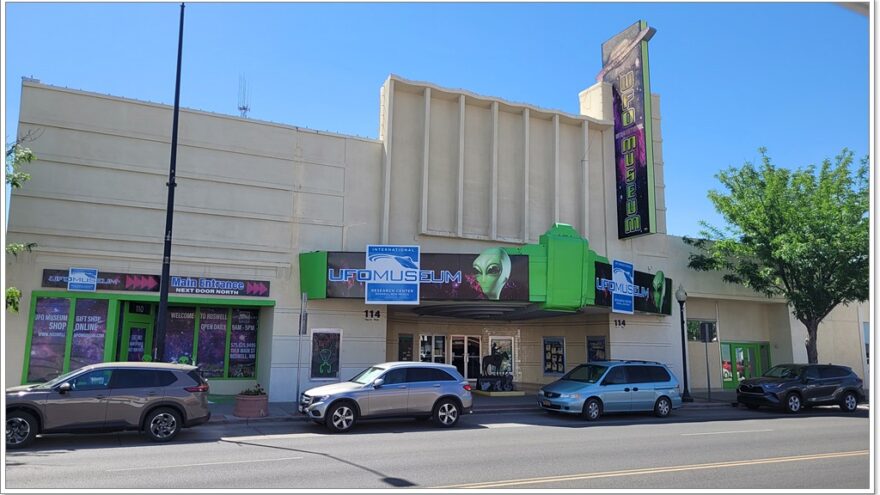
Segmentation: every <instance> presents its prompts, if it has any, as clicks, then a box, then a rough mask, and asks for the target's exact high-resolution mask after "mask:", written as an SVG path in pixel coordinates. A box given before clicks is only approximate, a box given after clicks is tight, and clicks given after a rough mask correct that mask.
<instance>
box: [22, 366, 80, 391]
mask: <svg viewBox="0 0 880 495" xmlns="http://www.w3.org/2000/svg"><path fill="white" fill-rule="evenodd" d="M80 371H82V369H75V370H73V371H68V372H67V373H65V374H63V375H58V376H56V377H55V378H53V379H51V380H49V381H48V382H46V383H41V384H39V385H37V386H36V387H34V388H35V389H38V390H47V389H50V388H53V387H55V386H57V385H61V384H62V383H64V382H66V381H67V380H69V379H70V377H72V376H73V375H75V374H77V373H79V372H80Z"/></svg>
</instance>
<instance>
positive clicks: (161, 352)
mask: <svg viewBox="0 0 880 495" xmlns="http://www.w3.org/2000/svg"><path fill="white" fill-rule="evenodd" d="M183 9H184V4H182V3H181V4H180V30H179V33H178V38H177V80H176V82H175V85H174V116H173V119H172V123H171V165H170V166H169V170H168V206H167V207H166V208H165V249H164V252H163V254H162V278H161V279H160V280H159V315H158V316H157V317H156V332H155V335H154V339H153V361H164V360H165V327H166V320H167V319H168V316H167V315H168V283H169V282H170V279H171V231H172V229H173V224H174V188H175V187H177V182H175V177H176V175H177V120H178V116H179V114H180V65H181V60H182V59H183Z"/></svg>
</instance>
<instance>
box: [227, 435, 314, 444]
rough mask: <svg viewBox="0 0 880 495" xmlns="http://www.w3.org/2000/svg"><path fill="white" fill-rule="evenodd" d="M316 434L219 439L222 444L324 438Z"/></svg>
mask: <svg viewBox="0 0 880 495" xmlns="http://www.w3.org/2000/svg"><path fill="white" fill-rule="evenodd" d="M326 436H327V435H321V434H318V433H288V434H286V435H251V436H247V437H220V441H222V442H256V441H260V440H289V439H292V438H316V437H326Z"/></svg>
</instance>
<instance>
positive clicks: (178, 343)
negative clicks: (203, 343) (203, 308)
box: [163, 306, 196, 364]
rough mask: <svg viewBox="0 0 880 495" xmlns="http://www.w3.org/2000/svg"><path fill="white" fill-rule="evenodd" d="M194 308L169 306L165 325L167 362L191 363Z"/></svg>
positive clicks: (194, 322)
mask: <svg viewBox="0 0 880 495" xmlns="http://www.w3.org/2000/svg"><path fill="white" fill-rule="evenodd" d="M195 328H196V309H195V308H185V307H179V306H178V307H169V308H168V322H167V324H166V325H165V359H163V361H165V362H169V363H182V364H192V356H193V336H194V332H195Z"/></svg>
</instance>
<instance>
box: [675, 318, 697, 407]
mask: <svg viewBox="0 0 880 495" xmlns="http://www.w3.org/2000/svg"><path fill="white" fill-rule="evenodd" d="M678 309H679V311H680V312H681V365H682V369H683V371H682V375H683V378H684V392H682V394H681V401H682V402H693V401H694V398H693V397H691V392H690V389H689V388H688V364H687V332H686V331H685V329H684V301H678Z"/></svg>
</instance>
